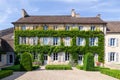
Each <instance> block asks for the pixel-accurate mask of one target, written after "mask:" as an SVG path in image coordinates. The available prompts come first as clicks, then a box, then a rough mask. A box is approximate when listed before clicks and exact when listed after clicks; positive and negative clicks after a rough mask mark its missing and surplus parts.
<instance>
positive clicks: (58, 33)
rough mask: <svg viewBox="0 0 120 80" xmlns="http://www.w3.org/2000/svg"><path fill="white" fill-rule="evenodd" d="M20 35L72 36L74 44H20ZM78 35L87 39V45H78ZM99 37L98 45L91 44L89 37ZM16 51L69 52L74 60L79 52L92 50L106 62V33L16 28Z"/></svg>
mask: <svg viewBox="0 0 120 80" xmlns="http://www.w3.org/2000/svg"><path fill="white" fill-rule="evenodd" d="M19 36H20V37H36V36H37V37H61V38H62V37H71V38H72V45H71V46H64V44H63V42H61V45H60V46H41V45H39V44H38V45H19ZM76 37H83V38H85V40H86V45H85V46H77V45H76ZM91 37H98V46H89V38H91ZM14 44H15V51H16V52H37V53H48V54H49V55H50V54H51V53H52V52H61V51H64V52H69V53H70V54H71V55H72V58H73V59H74V60H78V55H79V54H85V53H87V52H91V53H93V54H96V53H97V54H98V55H99V57H98V60H99V61H100V62H104V33H103V32H101V31H74V30H73V31H52V30H48V31H39V30H26V31H21V30H16V31H15V41H14Z"/></svg>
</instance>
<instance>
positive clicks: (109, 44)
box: [108, 38, 110, 46]
mask: <svg viewBox="0 0 120 80" xmlns="http://www.w3.org/2000/svg"><path fill="white" fill-rule="evenodd" d="M108 46H110V38H108Z"/></svg>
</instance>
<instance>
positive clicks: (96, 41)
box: [95, 37, 98, 46]
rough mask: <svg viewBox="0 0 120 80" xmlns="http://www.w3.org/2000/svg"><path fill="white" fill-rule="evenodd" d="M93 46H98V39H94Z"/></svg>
mask: <svg viewBox="0 0 120 80" xmlns="http://www.w3.org/2000/svg"><path fill="white" fill-rule="evenodd" d="M95 46H98V37H96V38H95Z"/></svg>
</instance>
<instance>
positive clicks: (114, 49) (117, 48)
mask: <svg viewBox="0 0 120 80" xmlns="http://www.w3.org/2000/svg"><path fill="white" fill-rule="evenodd" d="M109 38H117V39H118V42H117V46H114V47H111V46H109V45H108V44H109V43H108V42H109ZM109 52H116V53H118V55H119V56H118V62H117V61H114V62H110V61H108V53H109ZM105 64H120V34H118V33H107V34H106V35H105Z"/></svg>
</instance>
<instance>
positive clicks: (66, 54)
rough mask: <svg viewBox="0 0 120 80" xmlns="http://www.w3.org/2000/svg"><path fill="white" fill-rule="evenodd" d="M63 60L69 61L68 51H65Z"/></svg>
mask: <svg viewBox="0 0 120 80" xmlns="http://www.w3.org/2000/svg"><path fill="white" fill-rule="evenodd" d="M65 61H69V53H65Z"/></svg>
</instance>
